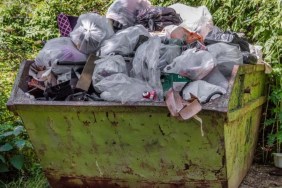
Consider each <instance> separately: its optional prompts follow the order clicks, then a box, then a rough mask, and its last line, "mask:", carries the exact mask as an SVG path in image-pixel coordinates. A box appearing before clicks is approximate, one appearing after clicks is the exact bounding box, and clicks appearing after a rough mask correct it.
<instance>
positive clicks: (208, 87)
mask: <svg viewBox="0 0 282 188" xmlns="http://www.w3.org/2000/svg"><path fill="white" fill-rule="evenodd" d="M225 93H226V90H225V89H224V88H222V87H219V86H216V85H213V84H210V83H208V82H206V81H203V80H197V81H194V82H191V83H189V84H188V85H187V86H186V87H185V88H184V89H183V92H182V95H183V96H182V97H183V99H184V100H187V101H188V100H190V99H191V98H192V96H191V94H192V95H194V96H196V97H197V98H198V99H199V101H200V102H201V103H206V102H208V101H209V98H211V99H215V98H217V97H219V96H221V95H223V94H225Z"/></svg>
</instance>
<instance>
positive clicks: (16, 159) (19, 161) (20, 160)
mask: <svg viewBox="0 0 282 188" xmlns="http://www.w3.org/2000/svg"><path fill="white" fill-rule="evenodd" d="M10 163H11V164H12V165H13V166H14V167H15V168H16V169H18V170H20V169H22V167H23V164H24V156H23V155H15V156H13V157H12V158H10Z"/></svg>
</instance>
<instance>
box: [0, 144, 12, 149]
mask: <svg viewBox="0 0 282 188" xmlns="http://www.w3.org/2000/svg"><path fill="white" fill-rule="evenodd" d="M12 149H13V146H12V145H11V144H9V143H6V144H4V145H2V146H1V147H0V151H10V150H12Z"/></svg>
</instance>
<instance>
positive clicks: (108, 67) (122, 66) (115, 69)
mask: <svg viewBox="0 0 282 188" xmlns="http://www.w3.org/2000/svg"><path fill="white" fill-rule="evenodd" d="M94 63H95V64H96V65H95V69H94V73H93V76H92V81H93V83H98V82H100V81H101V80H102V79H104V78H105V77H108V76H110V75H113V74H117V73H123V74H127V69H126V63H125V61H124V58H123V57H122V56H120V55H116V56H108V57H104V58H102V59H99V60H97V61H95V62H94Z"/></svg>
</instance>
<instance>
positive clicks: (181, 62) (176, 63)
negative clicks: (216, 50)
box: [163, 48, 216, 80]
mask: <svg viewBox="0 0 282 188" xmlns="http://www.w3.org/2000/svg"><path fill="white" fill-rule="evenodd" d="M215 65H216V59H215V58H214V57H213V56H212V55H211V54H210V53H209V52H207V51H205V50H199V51H198V50H196V49H195V48H193V49H188V50H186V51H184V52H183V53H182V55H181V56H178V57H177V58H175V59H174V60H173V62H172V63H171V64H169V65H167V66H166V67H165V68H164V70H163V71H164V72H166V73H174V74H179V75H181V76H185V77H188V78H190V79H191V80H201V79H202V78H204V77H205V76H207V75H208V74H209V73H210V72H211V71H212V69H213V68H214V67H215Z"/></svg>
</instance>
